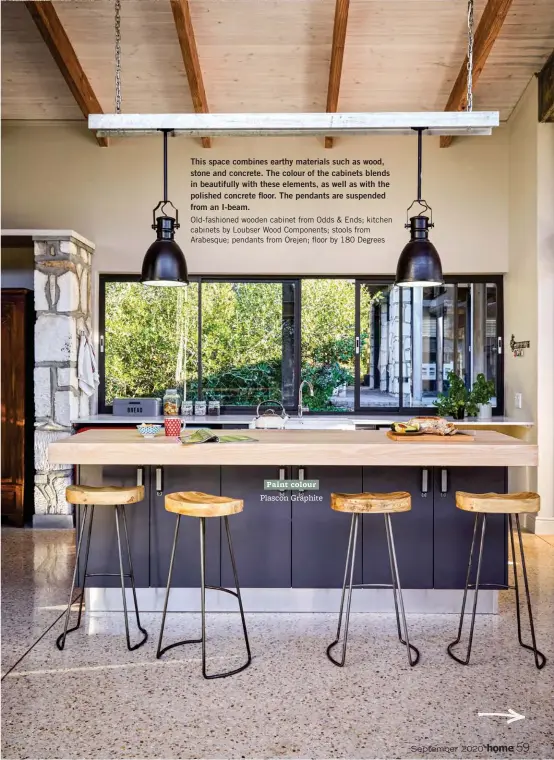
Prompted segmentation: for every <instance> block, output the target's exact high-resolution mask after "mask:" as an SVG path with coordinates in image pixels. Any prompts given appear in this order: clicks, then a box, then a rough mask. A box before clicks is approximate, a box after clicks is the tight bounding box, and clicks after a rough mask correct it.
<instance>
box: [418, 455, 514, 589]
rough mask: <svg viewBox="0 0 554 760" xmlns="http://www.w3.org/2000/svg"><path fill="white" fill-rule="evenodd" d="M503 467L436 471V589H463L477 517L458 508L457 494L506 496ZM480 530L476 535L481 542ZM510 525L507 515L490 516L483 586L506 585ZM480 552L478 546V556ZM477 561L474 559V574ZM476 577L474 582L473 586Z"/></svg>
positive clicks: (434, 578)
mask: <svg viewBox="0 0 554 760" xmlns="http://www.w3.org/2000/svg"><path fill="white" fill-rule="evenodd" d="M507 477H508V475H507V470H506V468H504V467H474V468H472V469H471V470H468V468H467V467H447V468H440V467H437V468H435V471H434V493H435V519H434V551H433V557H434V570H433V581H434V584H433V585H434V588H463V587H464V585H465V581H466V573H467V564H468V559H469V550H470V548H471V539H472V536H473V526H474V522H475V515H473V514H471V513H469V512H463V511H462V510H460V509H457V508H456V497H455V493H456V491H470V492H472V493H487V492H488V491H493V492H496V493H506V490H507V485H508V484H507ZM480 533H481V527H480V526H479V532H478V534H477V539H476V540H477V541H479V538H480ZM507 538H508V536H507V522H506V518H505V516H504V515H487V526H486V530H485V544H484V547H483V560H482V568H481V581H480V582H481V583H487V584H497V585H505V584H506V583H507V573H508V542H507ZM477 550H478V544H477V545H476V547H475V552H477ZM476 564H477V560H476V557H475V558H474V565H473V573H475V568H476ZM473 580H474V575H472V578H471V581H472V582H473Z"/></svg>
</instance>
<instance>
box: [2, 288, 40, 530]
mask: <svg viewBox="0 0 554 760" xmlns="http://www.w3.org/2000/svg"><path fill="white" fill-rule="evenodd" d="M32 298H33V293H32V291H30V290H23V289H21V290H19V289H18V290H15V289H7V288H6V289H3V290H2V521H6V522H9V523H11V524H12V525H18V526H22V525H24V523H25V521H26V520H27V519H28V518H29V517H30V516H31V514H32V512H33V489H34V484H33V481H34V465H33V429H34V405H33V361H34V357H33V301H32Z"/></svg>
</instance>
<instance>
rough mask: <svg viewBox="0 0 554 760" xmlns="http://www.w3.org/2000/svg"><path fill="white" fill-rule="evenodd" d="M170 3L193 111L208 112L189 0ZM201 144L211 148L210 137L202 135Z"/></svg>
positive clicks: (173, 0) (171, 0)
mask: <svg viewBox="0 0 554 760" xmlns="http://www.w3.org/2000/svg"><path fill="white" fill-rule="evenodd" d="M170 3H171V10H172V11H173V18H174V19H175V27H176V29H177V36H178V37H179V46H180V48H181V55H182V56H183V63H184V65H185V71H186V74H187V79H188V83H189V87H190V94H191V96H192V104H193V106H194V111H195V113H209V112H210V109H209V108H208V99H207V98H206V90H205V89H204V78H203V77H202V69H201V68H200V59H199V58H198V50H197V48H196V38H195V36H194V28H193V26H192V18H191V15H190V7H189V2H188V0H170ZM202 145H203V146H204V148H211V146H212V142H211V138H210V137H202Z"/></svg>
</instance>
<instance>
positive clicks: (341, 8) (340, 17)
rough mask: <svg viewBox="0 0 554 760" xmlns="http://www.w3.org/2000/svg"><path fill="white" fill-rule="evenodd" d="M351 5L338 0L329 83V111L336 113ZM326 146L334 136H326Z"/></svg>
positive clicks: (344, 0) (330, 144) (347, 0)
mask: <svg viewBox="0 0 554 760" xmlns="http://www.w3.org/2000/svg"><path fill="white" fill-rule="evenodd" d="M349 7H350V0H336V4H335V23H334V25H333V45H332V48H331V65H330V66H329V85H328V87H327V113H336V112H337V107H338V104H339V92H340V79H341V75H342V61H343V58H344V41H345V39H346V27H347V25H348V10H349ZM325 147H326V148H332V147H333V138H332V137H326V138H325Z"/></svg>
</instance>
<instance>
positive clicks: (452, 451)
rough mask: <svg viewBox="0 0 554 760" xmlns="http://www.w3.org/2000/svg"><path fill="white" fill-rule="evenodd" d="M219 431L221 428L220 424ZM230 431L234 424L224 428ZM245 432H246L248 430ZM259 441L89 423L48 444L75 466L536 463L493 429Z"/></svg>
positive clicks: (262, 436)
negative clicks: (431, 437)
mask: <svg viewBox="0 0 554 760" xmlns="http://www.w3.org/2000/svg"><path fill="white" fill-rule="evenodd" d="M216 432H217V431H216ZM227 432H228V433H229V432H231V431H229V430H228V431H227ZM244 433H245V431H241V434H244ZM247 434H248V435H251V436H252V437H253V438H255V439H256V440H255V442H252V443H250V442H246V443H203V444H197V445H190V446H183V445H182V444H181V443H180V442H178V441H177V439H176V438H166V437H165V436H163V435H162V436H158V437H156V438H153V439H149V440H146V439H144V438H141V437H140V435H139V434H138V432H137V431H136V430H121V429H118V430H113V429H112V430H87V431H86V432H84V433H78V434H77V435H74V436H71V437H69V438H65V439H63V440H61V441H56V442H55V443H51V444H50V445H49V447H48V456H49V459H50V462H52V463H53V464H66V465H72V464H78V465H87V464H88V465H95V464H96V465H102V464H103V465H106V464H113V465H115V464H121V465H124V464H128V465H135V466H141V465H180V464H181V465H195V464H196V465H203V464H204V465H209V464H211V465H278V466H284V465H300V466H302V465H328V466H333V465H334V466H336V465H340V466H353V465H357V466H360V465H367V466H375V465H388V466H390V465H397V466H399V467H403V466H414V465H415V466H420V467H425V466H427V467H495V466H496V467H508V466H509V467H517V466H535V465H536V464H537V460H538V449H537V446H536V445H535V444H531V443H525V442H524V441H521V440H519V439H517V438H511V437H510V436H507V435H504V434H502V433H497V432H495V431H492V430H487V431H475V432H474V436H475V440H474V441H473V442H471V443H459V444H458V443H452V442H448V443H445V442H442V441H441V439H440V438H439V437H437V441H436V442H434V441H433V442H432V443H403V442H400V443H396V442H394V441H391V440H390V439H389V438H387V435H386V432H385V431H384V430H356V431H350V430H249V431H248V433H247Z"/></svg>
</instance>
